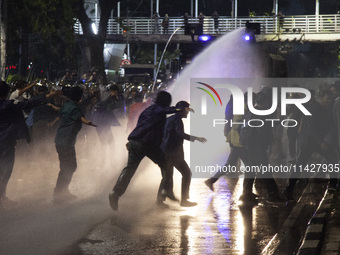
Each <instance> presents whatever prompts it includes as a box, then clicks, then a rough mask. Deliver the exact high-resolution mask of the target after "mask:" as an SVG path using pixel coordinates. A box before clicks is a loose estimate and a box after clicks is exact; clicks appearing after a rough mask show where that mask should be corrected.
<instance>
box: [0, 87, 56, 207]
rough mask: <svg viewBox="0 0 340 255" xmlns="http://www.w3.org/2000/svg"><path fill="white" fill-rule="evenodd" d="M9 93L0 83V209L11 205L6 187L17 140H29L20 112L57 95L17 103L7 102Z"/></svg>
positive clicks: (52, 93)
mask: <svg viewBox="0 0 340 255" xmlns="http://www.w3.org/2000/svg"><path fill="white" fill-rule="evenodd" d="M9 91H10V86H9V85H8V84H7V83H6V82H4V81H0V208H1V207H2V206H6V204H11V201H10V200H9V199H8V198H7V197H6V187H7V183H8V181H9V179H10V177H11V174H12V171H13V165H14V159H15V146H16V144H17V140H20V139H26V140H27V142H30V140H31V139H30V135H29V132H28V127H27V126H26V124H25V118H24V115H23V112H22V111H23V110H26V109H31V108H33V107H36V106H39V105H41V104H42V103H47V101H46V98H49V97H52V96H54V95H56V94H58V92H56V91H53V92H50V93H49V94H47V95H38V96H36V97H33V98H31V99H30V100H26V101H22V102H19V101H17V100H7V97H8V94H9Z"/></svg>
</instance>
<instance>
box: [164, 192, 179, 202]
mask: <svg viewBox="0 0 340 255" xmlns="http://www.w3.org/2000/svg"><path fill="white" fill-rule="evenodd" d="M161 194H162V196H163V197H164V198H166V197H167V198H169V199H170V200H172V201H176V202H178V201H179V200H178V199H177V198H176V197H175V195H174V193H173V192H169V191H166V190H165V189H163V190H162V192H161Z"/></svg>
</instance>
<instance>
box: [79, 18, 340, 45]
mask: <svg viewBox="0 0 340 255" xmlns="http://www.w3.org/2000/svg"><path fill="white" fill-rule="evenodd" d="M119 19H120V22H118V18H113V19H110V20H109V22H108V26H107V42H109V43H116V42H117V43H119V42H128V43H132V42H137V41H139V42H141V41H142V42H150V43H162V42H166V41H167V40H168V39H169V36H170V35H169V34H171V33H173V32H174V31H175V30H176V29H177V28H179V27H184V19H183V17H170V21H169V28H168V34H164V28H163V27H162V26H161V23H162V20H163V19H162V18H159V19H158V20H154V19H152V18H119ZM92 21H93V23H94V24H97V25H98V24H99V19H93V20H92ZM218 21H219V22H218V23H219V24H218V29H217V28H215V27H214V19H213V18H211V17H205V18H204V23H203V34H207V35H212V36H220V35H223V34H226V33H229V32H232V31H233V30H235V29H238V28H241V27H245V25H246V23H247V22H249V23H259V28H260V29H259V30H260V31H259V32H260V33H259V34H257V35H256V41H257V42H275V41H286V42H289V41H300V42H305V41H309V42H332V41H333V42H334V41H340V15H339V14H329V15H297V16H281V17H275V16H261V17H237V18H232V17H220V18H219V19H218ZM198 23H199V20H198V18H189V24H198ZM74 28H75V32H76V34H78V35H82V34H83V31H82V28H81V25H80V23H79V21H78V22H76V24H75V26H74ZM123 28H124V29H125V30H124V29H123ZM172 41H173V42H177V43H185V42H191V41H192V39H191V37H190V36H189V35H185V34H184V28H183V29H179V30H178V31H177V32H176V34H175V35H174V37H173V39H172Z"/></svg>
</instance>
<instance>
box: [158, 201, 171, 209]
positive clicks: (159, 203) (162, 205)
mask: <svg viewBox="0 0 340 255" xmlns="http://www.w3.org/2000/svg"><path fill="white" fill-rule="evenodd" d="M156 205H157V206H158V207H159V208H161V209H167V208H169V205H167V204H165V203H164V202H163V201H157V202H156Z"/></svg>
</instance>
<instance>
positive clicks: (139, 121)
mask: <svg viewBox="0 0 340 255" xmlns="http://www.w3.org/2000/svg"><path fill="white" fill-rule="evenodd" d="M310 92H311V99H310V100H309V101H308V103H306V104H305V107H306V108H307V109H308V111H310V112H311V113H312V114H311V115H304V114H302V113H301V111H300V109H298V107H296V106H295V105H290V107H289V108H288V113H287V115H288V117H289V118H291V119H295V120H297V123H298V125H296V126H294V127H289V128H287V140H288V149H289V159H288V160H287V162H285V163H287V164H294V165H298V166H300V165H301V166H303V167H304V166H305V165H307V164H308V163H309V162H310V159H311V157H313V156H314V155H315V153H317V154H319V155H320V156H321V157H322V160H324V161H325V162H327V163H328V164H333V165H335V164H338V162H339V149H338V148H339V144H340V139H339V137H340V128H339V127H340V82H336V83H334V84H332V85H331V86H330V87H329V88H324V89H323V90H322V91H320V93H318V96H317V93H315V91H314V90H313V89H310ZM252 96H253V99H254V107H255V108H256V109H263V110H265V109H269V108H270V107H271V105H272V89H271V88H270V87H265V88H263V89H261V91H260V92H258V93H257V94H255V93H254V95H252ZM290 97H291V98H299V97H301V95H300V94H299V93H292V94H291V95H290ZM245 98H247V96H245ZM171 102H172V97H171V94H170V93H168V92H166V91H164V90H161V91H157V92H155V93H154V94H152V95H151V96H150V95H149V98H146V94H145V93H143V91H138V90H137V89H136V88H132V89H131V90H130V91H129V93H128V94H127V95H126V96H124V95H123V94H122V88H121V87H120V86H119V85H117V84H110V85H109V86H105V89H102V90H93V89H91V88H89V87H86V86H84V85H73V86H63V87H47V86H41V85H39V86H38V85H37V84H36V82H33V83H32V84H27V83H25V82H24V81H22V80H20V81H18V82H17V83H16V84H15V86H10V85H8V84H7V83H6V82H3V81H1V82H0V167H1V169H0V202H1V203H0V207H4V206H5V205H6V204H8V203H11V201H10V200H9V199H8V197H7V195H6V187H7V184H8V182H9V180H10V177H11V173H12V170H13V166H14V161H15V148H16V144H17V142H18V140H20V139H26V140H27V142H30V140H31V136H32V137H33V142H36V141H37V140H40V141H46V140H48V141H50V140H51V133H48V132H53V136H54V143H55V148H56V153H57V154H58V158H59V161H60V171H59V174H58V179H57V182H56V185H55V189H54V200H53V201H54V202H56V203H63V202H65V201H69V200H72V199H75V196H74V195H73V194H71V192H70V190H69V185H70V183H71V180H72V176H73V173H74V172H75V171H76V169H77V159H76V151H75V144H76V140H77V135H78V133H79V131H80V130H81V128H82V124H85V125H89V126H92V127H93V128H95V129H96V132H97V135H98V138H99V141H100V145H101V146H102V147H106V146H108V148H109V150H111V148H112V147H109V146H112V143H113V140H114V137H113V133H112V131H111V127H115V126H121V123H120V120H121V119H122V118H127V119H128V121H127V126H126V133H127V134H128V137H127V139H128V143H127V145H126V148H127V149H128V161H127V165H126V167H125V168H124V169H123V170H122V172H121V174H120V175H119V177H118V179H117V180H116V184H115V185H114V187H113V190H112V192H111V193H110V194H109V202H110V206H111V207H112V209H113V210H118V200H119V198H120V197H121V196H122V195H123V194H124V193H125V191H126V189H127V187H128V185H129V183H130V180H131V179H132V177H133V176H134V174H135V172H136V170H137V168H138V165H139V164H140V162H141V161H142V159H143V158H144V157H148V158H149V159H151V160H152V161H153V162H154V163H156V164H157V165H158V166H159V167H160V169H161V175H162V179H161V181H160V186H159V190H158V194H157V199H156V204H157V205H159V206H161V207H166V206H167V205H166V204H165V203H164V201H165V200H166V198H169V199H171V200H174V201H179V200H178V199H177V198H176V196H175V194H174V192H173V168H176V169H177V170H178V171H179V172H180V173H181V175H182V186H181V187H182V191H181V199H180V205H181V206H195V205H196V203H195V202H192V201H190V200H189V189H190V188H189V187H190V182H191V175H192V174H191V170H190V168H189V166H188V164H187V163H186V162H185V159H184V150H183V141H184V140H188V141H191V142H194V141H199V142H201V143H204V142H206V141H207V140H206V139H205V138H204V137H197V136H192V135H189V134H186V133H185V132H184V126H183V122H182V119H183V118H187V116H188V113H189V112H190V111H191V110H192V109H191V108H190V104H189V103H188V102H186V101H179V102H177V103H176V104H175V106H171ZM246 102H247V101H245V106H244V107H245V114H244V115H234V114H233V113H232V105H233V98H232V97H231V99H230V101H229V103H228V105H227V107H226V116H225V118H226V119H227V120H232V121H233V122H234V123H237V124H235V125H232V126H231V127H230V126H226V128H225V136H226V138H227V142H229V145H230V149H231V150H230V154H229V158H228V160H227V162H226V165H233V166H234V165H235V166H236V165H238V164H239V161H240V160H241V161H242V162H243V163H244V164H245V165H253V166H260V165H266V164H268V163H269V158H270V157H271V156H272V155H273V154H275V153H276V156H277V155H279V154H280V153H278V151H277V148H278V146H277V144H278V140H279V139H281V138H282V132H284V129H279V128H273V127H272V126H271V125H270V122H265V123H266V124H265V125H264V126H262V127H261V128H252V129H251V130H249V129H246V128H245V127H243V126H242V125H241V124H240V123H241V120H242V119H260V120H261V119H263V118H268V116H258V115H255V114H253V113H251V112H250V111H249V109H248V108H247V104H246ZM170 114H172V116H170V117H167V115H170ZM269 117H271V118H272V119H280V118H281V117H282V116H278V115H275V113H273V116H269ZM50 126H56V128H55V129H52V131H47V130H51V129H48V128H47V127H50ZM202 132H203V130H202ZM112 149H113V148H112ZM114 149H117V148H114ZM124 149H125V148H124ZM277 157H279V156H277ZM277 160H280V159H277ZM222 175H223V173H221V172H218V173H216V175H215V176H213V177H211V178H209V179H208V180H206V181H205V184H206V185H207V186H208V187H209V188H210V189H211V190H212V191H213V190H214V183H215V182H216V181H218V179H219V178H220V177H221V176H222ZM302 178H304V176H298V175H294V176H291V178H289V181H287V187H286V189H285V190H284V192H283V193H284V196H283V195H281V194H280V193H279V188H278V186H277V184H276V181H275V179H274V176H272V175H269V176H266V178H265V181H264V183H265V186H266V188H267V202H268V203H269V204H270V203H285V202H286V201H287V200H294V196H293V191H294V187H295V185H296V183H298V181H299V180H303V179H302ZM255 179H256V174H254V173H246V176H245V179H244V184H243V194H242V196H241V197H240V200H242V201H244V202H245V203H254V202H255V203H256V202H257V199H258V196H259V195H258V194H254V193H253V185H254V182H255ZM330 187H331V188H337V187H338V178H337V175H332V176H331V178H330Z"/></svg>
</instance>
